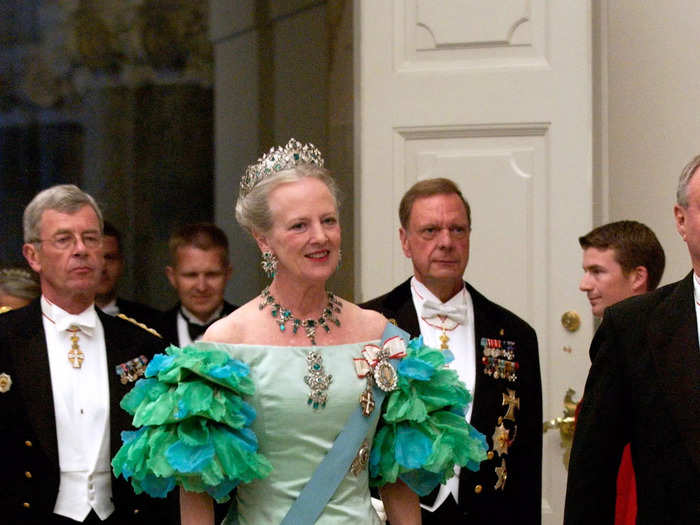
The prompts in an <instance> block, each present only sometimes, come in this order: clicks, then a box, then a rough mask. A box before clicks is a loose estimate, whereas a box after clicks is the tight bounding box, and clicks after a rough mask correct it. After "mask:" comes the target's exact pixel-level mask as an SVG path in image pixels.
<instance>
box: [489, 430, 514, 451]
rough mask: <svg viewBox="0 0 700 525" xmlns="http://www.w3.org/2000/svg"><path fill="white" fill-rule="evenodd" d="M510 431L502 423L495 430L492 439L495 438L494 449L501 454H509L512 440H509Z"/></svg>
mask: <svg viewBox="0 0 700 525" xmlns="http://www.w3.org/2000/svg"><path fill="white" fill-rule="evenodd" d="M509 434H510V431H509V430H508V429H507V428H506V427H505V426H504V425H503V423H501V424H500V425H498V426H497V427H496V428H495V430H494V431H493V435H492V436H491V439H492V440H493V449H494V450H495V451H496V452H498V455H499V456H502V455H504V454H508V446H509V445H510V441H508V437H509Z"/></svg>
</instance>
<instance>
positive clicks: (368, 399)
mask: <svg viewBox="0 0 700 525" xmlns="http://www.w3.org/2000/svg"><path fill="white" fill-rule="evenodd" d="M367 383H368V384H367V388H366V389H365V390H364V391H363V392H362V395H360V406H362V415H363V416H365V417H367V416H369V415H371V414H372V411H373V410H374V405H375V403H374V394H373V393H372V385H370V384H369V381H368V382H367Z"/></svg>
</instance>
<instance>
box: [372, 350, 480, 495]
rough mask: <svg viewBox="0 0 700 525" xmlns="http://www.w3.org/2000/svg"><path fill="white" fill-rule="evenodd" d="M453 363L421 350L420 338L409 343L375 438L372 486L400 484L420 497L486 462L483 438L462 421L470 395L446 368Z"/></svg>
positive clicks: (447, 356) (441, 355)
mask: <svg viewBox="0 0 700 525" xmlns="http://www.w3.org/2000/svg"><path fill="white" fill-rule="evenodd" d="M452 358H453V357H452V354H451V353H450V352H449V351H444V352H443V351H441V350H436V349H434V348H429V347H427V346H424V345H423V338H422V337H418V338H415V339H412V340H411V342H410V343H409V345H408V347H407V349H406V357H404V358H403V359H402V360H401V361H400V362H399V365H398V367H397V372H398V376H399V380H398V388H397V390H394V391H393V392H391V393H390V394H389V395H388V399H387V400H386V408H385V410H384V413H383V414H382V416H381V417H382V420H381V422H380V428H379V430H378V431H377V434H376V435H375V437H374V443H373V445H372V452H371V454H370V460H369V473H370V484H371V485H372V486H382V485H384V484H386V483H393V482H395V481H396V480H397V479H401V480H402V481H403V482H404V483H406V484H407V485H408V486H409V487H411V489H412V490H413V491H414V492H416V493H417V494H419V495H421V496H423V495H426V494H428V493H430V491H431V490H433V489H434V488H435V487H436V486H437V485H438V484H439V483H444V482H445V481H447V480H448V479H449V478H451V477H452V476H453V475H454V466H455V465H460V466H461V467H466V468H468V469H470V470H474V471H476V470H478V469H479V463H480V462H481V461H483V460H485V459H486V452H487V450H488V445H487V443H486V438H485V437H484V435H483V434H481V433H480V432H478V431H477V430H476V429H475V428H474V427H472V426H471V425H470V424H469V423H467V421H466V420H465V417H464V415H465V413H466V410H467V407H468V406H469V403H470V402H471V395H470V394H469V392H468V391H467V389H466V387H465V385H464V383H462V382H461V381H460V380H459V378H458V376H457V372H456V371H454V370H450V369H448V368H445V364H446V363H447V362H449V361H450V360H452Z"/></svg>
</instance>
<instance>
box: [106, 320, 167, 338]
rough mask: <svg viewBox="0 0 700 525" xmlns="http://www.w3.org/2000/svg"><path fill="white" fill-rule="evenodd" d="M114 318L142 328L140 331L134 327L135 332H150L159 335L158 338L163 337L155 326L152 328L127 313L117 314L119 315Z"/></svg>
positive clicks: (155, 335)
mask: <svg viewBox="0 0 700 525" xmlns="http://www.w3.org/2000/svg"><path fill="white" fill-rule="evenodd" d="M113 319H115V320H116V321H118V322H125V323H128V325H131V326H133V327H137V328H139V329H140V330H141V332H139V331H137V330H134V329H132V332H133V333H139V334H143V333H149V334H150V335H152V336H154V337H157V338H158V339H162V336H161V335H160V334H159V333H158V331H157V330H156V329H155V328H151V327H150V326H147V325H146V324H144V323H142V322H140V321H137V320H136V319H134V318H133V317H129V316H128V315H125V314H117V316H116V317H114V318H113Z"/></svg>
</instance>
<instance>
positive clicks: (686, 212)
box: [564, 156, 700, 525]
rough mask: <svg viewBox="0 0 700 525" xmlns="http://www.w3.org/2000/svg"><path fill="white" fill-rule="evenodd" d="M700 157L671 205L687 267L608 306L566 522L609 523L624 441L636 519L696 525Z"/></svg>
mask: <svg viewBox="0 0 700 525" xmlns="http://www.w3.org/2000/svg"><path fill="white" fill-rule="evenodd" d="M698 173H700V156H697V157H695V158H694V159H693V160H691V161H690V162H689V163H688V164H687V165H686V166H685V168H684V169H683V172H682V173H681V177H680V180H679V184H678V191H677V194H676V199H677V203H676V205H675V207H674V214H675V218H676V227H677V230H678V233H680V235H681V237H682V238H683V240H684V241H685V242H686V244H687V245H688V251H689V252H690V259H691V262H692V265H693V271H692V272H690V273H689V274H688V275H687V276H686V277H685V278H684V279H683V280H681V281H678V282H676V283H673V284H669V285H667V286H664V287H662V288H659V289H658V290H656V291H653V292H649V293H647V294H645V295H640V296H636V297H632V298H630V299H627V300H624V301H622V302H619V303H617V304H615V305H613V306H610V307H608V308H606V309H605V313H604V316H603V322H602V324H601V326H600V328H599V329H598V331H597V332H596V335H595V337H594V339H593V342H592V344H591V349H590V355H591V360H592V365H591V369H590V372H589V374H588V379H587V380H586V389H585V391H584V395H583V401H582V405H581V411H580V413H579V415H578V420H577V422H576V432H575V434H574V443H573V447H572V451H571V460H570V463H569V478H568V482H567V490H566V507H565V512H564V523H565V524H566V525H577V524H581V525H584V524H585V525H588V524H590V523H601V524H605V523H610V524H612V523H613V522H614V519H615V500H616V479H617V467H618V465H619V463H620V457H621V455H622V451H623V448H624V446H625V444H626V443H629V444H630V449H631V452H632V463H633V464H634V470H635V477H636V488H637V523H639V524H654V525H662V524H685V523H700V498H698V494H697V490H698V485H699V484H700V401H699V399H700V347H699V345H698V332H699V330H700V326H699V325H698V319H699V318H700V317H698V309H700V175H698Z"/></svg>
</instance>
